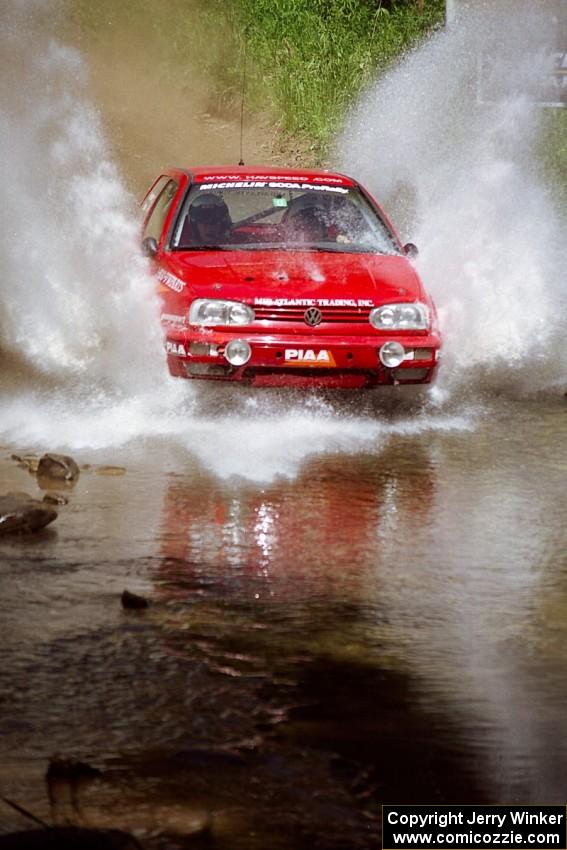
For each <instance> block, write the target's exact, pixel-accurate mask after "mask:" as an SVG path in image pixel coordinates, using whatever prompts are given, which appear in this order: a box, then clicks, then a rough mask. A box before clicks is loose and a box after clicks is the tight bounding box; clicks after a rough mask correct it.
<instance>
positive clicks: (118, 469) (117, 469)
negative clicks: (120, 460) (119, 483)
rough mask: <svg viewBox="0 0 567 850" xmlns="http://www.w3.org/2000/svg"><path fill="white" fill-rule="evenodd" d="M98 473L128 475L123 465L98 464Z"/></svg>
mask: <svg viewBox="0 0 567 850" xmlns="http://www.w3.org/2000/svg"><path fill="white" fill-rule="evenodd" d="M96 474H97V475H126V470H125V468H124V467H123V466H97V468H96Z"/></svg>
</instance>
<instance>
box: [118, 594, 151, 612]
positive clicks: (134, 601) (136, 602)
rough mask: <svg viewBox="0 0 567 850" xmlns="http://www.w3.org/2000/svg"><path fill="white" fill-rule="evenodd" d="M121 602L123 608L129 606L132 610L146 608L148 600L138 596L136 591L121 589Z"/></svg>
mask: <svg viewBox="0 0 567 850" xmlns="http://www.w3.org/2000/svg"><path fill="white" fill-rule="evenodd" d="M121 602H122V607H123V608H130V609H134V610H135V609H138V610H139V609H141V608H147V607H148V605H149V602H148V600H147V599H146V598H145V597H144V596H138V594H137V593H131V592H130V591H129V590H124V591H123V593H122V598H121Z"/></svg>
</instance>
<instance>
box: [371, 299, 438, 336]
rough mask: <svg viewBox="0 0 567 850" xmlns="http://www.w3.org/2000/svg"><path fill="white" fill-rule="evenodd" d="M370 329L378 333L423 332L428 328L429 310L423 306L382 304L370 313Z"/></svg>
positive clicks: (417, 302) (414, 304)
mask: <svg viewBox="0 0 567 850" xmlns="http://www.w3.org/2000/svg"><path fill="white" fill-rule="evenodd" d="M368 319H369V321H370V324H371V325H372V327H374V328H376V329H377V330H379V331H424V330H427V328H428V327H429V310H428V309H427V307H426V306H425V304H420V302H419V301H416V302H414V303H412V304H383V305H382V307H376V308H375V309H374V310H371V311H370V316H369V317H368Z"/></svg>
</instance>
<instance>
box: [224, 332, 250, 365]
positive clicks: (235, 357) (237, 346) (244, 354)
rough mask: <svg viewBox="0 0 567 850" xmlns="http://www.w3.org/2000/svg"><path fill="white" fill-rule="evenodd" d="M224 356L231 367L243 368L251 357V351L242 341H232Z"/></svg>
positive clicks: (244, 341)
mask: <svg viewBox="0 0 567 850" xmlns="http://www.w3.org/2000/svg"><path fill="white" fill-rule="evenodd" d="M224 356H225V357H226V359H227V360H228V362H229V363H230V364H231V366H244V364H245V363H248V361H249V360H250V358H251V356H252V349H251V348H250V346H249V344H248V343H247V342H246V340H244V339H233V340H232V341H231V342H229V343H228V345H227V346H226V348H225V350H224Z"/></svg>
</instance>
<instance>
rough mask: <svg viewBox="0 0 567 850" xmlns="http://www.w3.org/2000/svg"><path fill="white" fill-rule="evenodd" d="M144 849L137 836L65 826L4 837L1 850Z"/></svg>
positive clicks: (115, 831)
mask: <svg viewBox="0 0 567 850" xmlns="http://www.w3.org/2000/svg"><path fill="white" fill-rule="evenodd" d="M140 847H141V844H140V843H139V841H137V840H136V838H134V836H133V835H129V834H128V833H127V832H122V831H120V830H118V829H84V828H81V827H76V826H64V827H51V828H50V829H30V830H26V831H25V832H12V833H9V834H8V835H0V850H137V848H140Z"/></svg>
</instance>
